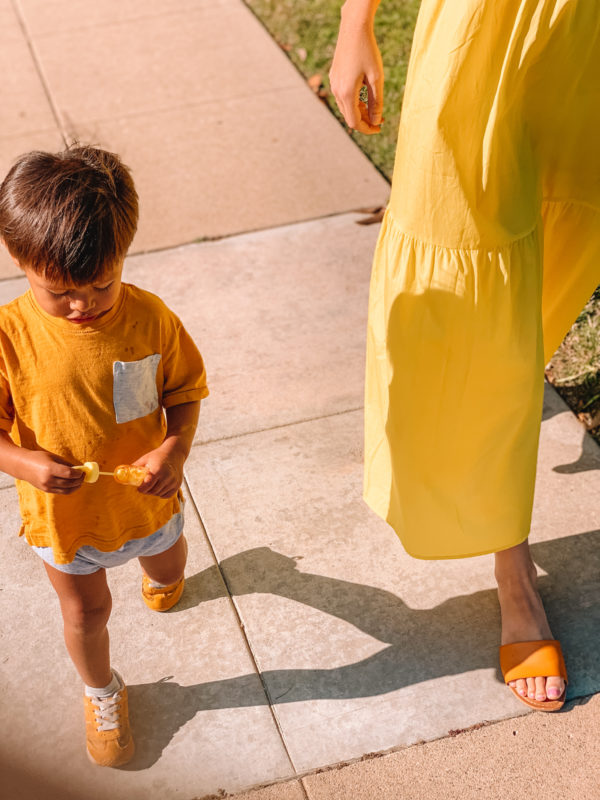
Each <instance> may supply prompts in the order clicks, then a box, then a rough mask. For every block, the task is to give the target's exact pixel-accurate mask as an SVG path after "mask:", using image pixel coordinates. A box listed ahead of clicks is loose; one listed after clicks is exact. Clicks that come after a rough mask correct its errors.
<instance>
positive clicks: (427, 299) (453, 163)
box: [329, 0, 600, 711]
mask: <svg viewBox="0 0 600 800" xmlns="http://www.w3.org/2000/svg"><path fill="white" fill-rule="evenodd" d="M378 5H379V0H346V2H345V4H344V5H343V7H342V12H341V23H340V30H339V35H338V42H337V47H336V51H335V55H334V60H333V63H332V67H331V71H330V75H329V77H330V82H331V88H332V91H333V94H334V95H335V98H336V100H337V103H338V105H339V108H340V110H341V112H342V114H343V115H344V117H345V120H346V122H347V123H348V125H349V126H350V127H351V128H354V129H356V130H357V131H359V132H361V133H365V134H376V133H378V132H379V130H380V124H381V114H382V110H383V65H382V60H381V55H380V52H379V49H378V46H377V43H376V40H375V36H374V32H373V20H374V16H375V12H376V10H377V7H378ZM595 6H596V4H595V3H590V2H587V0H459V1H458V2H455V0H452V2H450V0H448V2H444V0H423V3H422V5H421V9H420V12H419V18H418V21H417V26H416V30H415V36H414V40H413V46H412V52H411V58H410V64H409V70H408V77H407V86H406V92H405V95H404V101H403V108H402V118H401V122H400V129H399V134H398V145H397V150H396V161H395V166H394V174H393V180H392V188H391V196H390V200H389V204H388V207H387V208H386V211H385V215H384V218H383V222H382V226H381V230H380V234H379V239H378V242H377V246H376V250H375V255H374V260H373V273H372V279H371V290H370V301H369V325H368V334H367V335H368V340H367V370H366V396H365V499H366V501H367V503H368V504H369V505H370V506H371V507H372V508H373V509H374V510H375V511H376V512H377V513H378V514H379V515H380V516H381V517H383V518H384V519H386V520H387V521H388V522H389V524H390V525H391V526H392V527H393V528H394V530H395V531H396V533H397V534H398V536H399V537H400V539H401V541H402V543H403V545H404V547H405V548H406V550H407V551H408V552H409V553H410V554H411V555H413V556H415V557H416V558H427V559H441V558H466V557H469V556H475V555H482V554H484V553H495V574H496V579H497V582H498V593H499V600H500V607H501V612H502V645H503V646H502V647H501V648H500V661H501V667H502V671H503V674H504V678H505V680H506V682H507V683H508V684H509V685H510V687H511V688H512V690H513V692H515V694H516V695H517V696H518V697H519V699H521V700H523V701H524V702H526V703H527V704H528V705H531V706H533V707H535V708H538V709H540V710H545V711H553V710H556V709H558V708H560V707H561V706H562V704H563V703H564V698H565V683H566V671H565V667H564V661H563V658H562V653H561V650H560V644H559V643H558V642H557V641H555V640H554V639H553V638H552V633H551V631H550V627H549V625H548V620H547V618H546V614H545V612H544V608H543V605H542V601H541V599H540V596H539V593H538V591H537V589H536V570H535V566H534V564H533V561H532V559H531V556H530V552H529V544H528V541H527V537H528V534H529V527H530V521H531V510H532V504H533V490H534V482H535V471H536V458H537V446H538V439H539V430H540V422H541V414H542V400H543V379H544V365H545V363H547V362H548V361H549V359H550V357H551V356H552V354H553V353H554V351H555V350H556V348H557V347H558V345H559V344H560V342H561V341H562V339H563V337H564V335H565V334H566V333H567V331H568V330H569V328H570V326H571V325H572V324H573V322H574V321H575V319H576V317H577V314H578V313H579V311H580V310H581V308H582V307H583V305H584V304H585V302H586V301H587V299H588V298H589V297H590V295H591V294H592V292H593V291H594V289H595V288H596V286H597V285H598V283H600V148H599V147H598V141H599V139H600V13H599V12H598V10H597V9H595ZM363 84H364V85H366V87H367V90H368V103H367V104H365V103H362V102H360V101H359V91H360V88H361V86H362V85H363Z"/></svg>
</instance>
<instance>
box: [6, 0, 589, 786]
mask: <svg viewBox="0 0 600 800" xmlns="http://www.w3.org/2000/svg"><path fill="white" fill-rule="evenodd" d="M0 25H1V26H2V30H3V32H4V35H5V40H6V47H5V49H4V50H3V51H2V53H1V54H0V62H1V60H2V59H6V66H8V65H10V70H9V69H8V68H6V69H5V70H4V74H6V75H8V76H9V79H8V80H7V81H5V82H4V83H3V84H1V85H0V99H1V100H2V101H3V102H2V107H3V110H4V123H5V124H4V126H3V130H2V133H1V134H0V167H1V169H2V171H3V172H4V171H5V170H6V169H7V168H8V166H9V164H10V162H11V160H12V159H13V158H14V157H15V156H16V155H18V154H19V153H20V152H23V151H25V150H28V149H31V148H32V147H40V148H44V149H47V148H50V149H57V148H59V147H60V146H61V142H62V141H64V140H65V139H68V138H69V137H71V136H73V135H77V136H78V137H80V138H81V139H85V140H92V141H94V142H96V143H98V144H100V145H102V146H105V147H108V148H112V149H115V150H117V151H119V152H121V153H122V154H123V155H124V157H125V159H126V161H127V162H128V163H129V164H130V165H131V167H132V168H133V170H134V176H135V178H136V181H137V184H138V188H139V191H140V196H141V212H142V220H141V224H140V229H139V232H138V235H137V237H136V240H135V243H134V248H133V251H134V254H133V255H132V256H131V257H129V258H128V259H127V263H126V274H125V279H126V280H129V281H132V282H134V283H137V284H139V285H140V286H143V287H144V288H147V289H150V290H151V291H154V292H156V293H158V294H160V296H161V297H163V299H164V300H165V301H166V302H167V303H168V304H169V305H170V306H171V307H172V308H173V309H174V310H175V311H176V312H177V313H178V314H179V315H180V316H181V318H182V319H183V321H184V323H185V325H186V327H187V328H188V329H189V330H190V332H191V333H192V334H193V335H194V337H195V339H196V340H197V342H198V344H199V346H200V349H201V350H202V352H203V355H204V356H205V359H206V362H207V367H208V370H209V379H210V387H211V396H210V398H208V400H207V401H206V402H205V403H204V404H203V409H202V414H201V417H202V419H201V425H200V428H199V431H198V434H197V437H196V442H195V446H194V447H193V449H192V453H191V455H190V458H189V460H188V464H187V470H186V492H187V496H188V498H189V501H190V502H189V503H188V505H187V523H186V533H187V536H188V540H189V541H190V545H191V546H190V561H189V568H188V580H187V587H186V593H185V595H184V597H183V599H182V601H181V603H180V604H179V605H178V606H177V608H176V609H174V610H173V611H172V612H170V613H168V614H164V615H157V614H153V613H152V612H150V611H149V610H148V609H147V608H146V607H145V606H144V605H143V603H142V601H141V598H140V597H139V575H138V568H137V565H136V564H128V565H126V566H125V567H122V568H121V569H119V570H116V571H113V572H112V573H111V575H110V581H111V591H112V593H113V598H114V611H113V615H112V618H111V623H110V632H111V641H112V651H113V658H114V663H115V666H116V667H117V668H119V669H120V670H121V672H122V673H123V675H124V676H125V679H126V681H127V683H128V685H129V687H130V698H131V717H132V724H133V726H134V732H135V735H136V741H137V754H136V757H135V759H134V760H133V762H132V763H131V764H130V765H128V766H127V767H125V768H123V769H120V770H102V769H99V768H95V767H93V766H92V765H90V764H89V762H88V761H87V759H86V757H85V751H84V745H83V713H82V708H81V697H80V695H81V686H80V682H79V680H78V678H77V676H76V674H75V672H74V669H73V667H72V666H71V664H70V661H69V659H68V657H67V655H66V652H65V649H64V645H63V643H62V635H61V620H60V615H59V611H58V603H57V601H56V598H55V596H54V594H53V592H52V589H51V588H50V586H49V585H48V583H47V581H46V580H45V578H44V577H43V572H42V570H41V566H40V563H39V560H38V559H37V557H36V556H35V554H33V553H32V552H31V551H30V549H29V548H28V547H27V546H26V545H25V544H24V543H23V542H22V541H20V540H18V539H17V537H16V533H17V531H18V526H19V521H18V506H17V500H16V492H15V490H14V488H13V486H12V480H11V479H10V478H8V477H7V476H4V477H3V480H1V481H0V518H1V519H2V522H3V530H4V531H5V535H4V537H2V539H1V540H0V557H1V558H2V563H3V565H4V569H3V571H2V576H1V578H0V582H1V584H0V588H1V589H2V591H1V592H0V613H1V615H2V616H1V618H2V620H3V623H2V629H1V634H2V656H1V658H0V685H1V688H2V692H1V696H0V713H1V715H2V719H4V720H9V721H10V730H11V735H10V738H8V737H5V740H4V742H3V744H2V745H1V746H0V774H1V775H2V787H3V790H5V791H6V792H7V796H8V797H11V800H12V798H23V800H32V799H33V798H37V797H39V796H41V795H42V794H43V796H44V798H48V799H50V798H60V800H83V798H85V800H96V799H97V800H100V799H101V798H102V799H103V798H106V797H109V796H110V797H111V798H113V799H114V800H138V798H139V799H140V800H141V798H148V797H151V798H154V797H159V796H160V797H165V798H175V797H177V798H182V799H183V800H193V799H195V800H197V799H198V798H203V797H208V796H216V797H224V796H226V793H227V794H235V793H236V792H243V791H245V790H250V791H249V792H248V793H247V794H246V795H244V796H246V797H248V798H249V799H250V798H252V800H288V799H290V800H291V799H294V800H295V798H304V800H306V798H309V800H321V798H329V799H330V800H337V798H357V800H358V798H361V797H366V796H369V797H378V798H388V797H389V798H392V797H394V798H396V797H407V798H420V797H428V798H433V800H436V799H437V798H440V799H441V798H445V797H456V796H458V795H459V793H460V794H461V795H466V796H471V795H472V796H475V795H478V796H481V795H483V796H484V797H486V798H487V797H489V798H495V797H498V798H500V797H502V798H503V799H504V800H505V799H506V798H513V797H514V798H515V800H516V798H519V797H522V796H523V795H524V794H525V793H526V792H527V793H528V794H530V793H533V794H534V795H536V796H537V795H542V793H545V792H546V791H548V792H549V791H550V790H552V791H553V793H554V795H555V796H557V797H561V798H570V797H573V798H575V797H577V798H590V800H592V798H594V797H596V796H597V795H595V794H594V791H596V788H595V787H596V784H595V783H594V776H595V775H596V774H597V769H598V764H597V761H594V758H595V757H596V758H597V756H596V754H595V751H594V750H593V745H592V741H593V739H592V731H593V730H594V729H595V728H597V727H598V715H599V706H598V701H597V697H592V696H593V695H594V694H595V693H596V692H598V688H599V683H600V675H599V673H598V666H597V665H598V657H599V653H600V644H599V642H598V637H597V623H598V608H599V607H600V598H599V597H598V588H597V586H598V584H597V574H598V561H599V556H598V548H597V543H598V529H599V528H600V511H599V509H598V503H597V500H596V498H597V497H598V493H599V492H598V490H599V489H600V472H599V468H600V450H599V448H598V447H597V445H596V444H595V443H594V442H593V441H592V440H591V438H590V437H589V436H588V435H587V434H585V433H584V431H583V428H582V427H581V426H580V425H579V423H578V422H577V420H576V419H575V418H574V417H573V415H572V414H571V412H570V411H569V410H568V409H567V408H566V407H565V406H564V404H563V403H562V401H560V399H559V398H558V396H557V395H556V394H555V393H554V391H553V390H552V389H551V388H550V387H547V390H546V398H545V406H544V422H543V424H542V437H541V444H540V458H539V467H538V484H537V491H536V504H535V512H534V521H533V530H532V542H533V548H532V549H533V555H534V558H535V560H536V563H537V565H538V568H539V573H540V586H541V590H542V592H543V595H544V600H545V602H546V605H547V609H548V612H549V616H550V620H551V624H552V626H553V630H554V633H555V635H556V636H557V637H559V638H560V639H561V640H562V643H563V647H564V648H565V652H566V658H567V666H568V668H569V674H570V686H569V698H570V703H569V704H568V705H567V706H566V711H564V712H562V713H561V714H559V715H542V714H533V715H532V714H527V709H526V708H525V706H523V705H522V704H520V703H519V702H518V701H517V700H516V699H514V698H513V697H512V695H511V694H510V693H509V692H508V690H507V689H506V688H505V687H504V686H503V685H502V683H501V680H500V676H499V673H498V667H497V644H498V641H499V613H498V608H497V602H496V597H495V588H494V587H495V584H494V579H493V568H492V558H491V557H482V558H476V559H469V560H465V561H449V562H421V561H415V560H413V559H411V558H409V557H408V556H407V555H406V554H405V553H404V552H403V551H402V548H401V547H400V545H399V543H398V541H397V539H396V537H395V535H394V534H393V533H392V532H391V531H390V529H389V528H388V527H387V526H386V525H385V524H384V523H382V522H381V520H379V519H378V518H376V517H375V516H374V515H373V514H372V513H370V512H369V511H368V509H367V508H366V506H364V504H363V503H362V500H361V499H360V485H361V442H362V410H361V408H362V383H363V365H364V331H365V321H366V300H367V291H368V282H369V272H370V265H371V259H372V254H373V248H374V245H375V240H376V237H377V229H376V226H363V225H357V224H356V223H357V221H359V220H360V218H361V215H360V214H358V213H356V210H357V209H359V208H362V207H366V206H371V205H383V204H385V202H386V200H387V196H388V193H389V187H388V185H387V183H386V182H385V181H384V180H383V178H382V177H381V176H380V175H379V174H378V173H377V171H376V170H375V169H374V168H373V167H372V165H371V164H370V163H369V162H368V160H367V159H366V158H365V157H364V156H363V155H362V153H361V152H360V151H359V150H358V149H357V148H356V147H355V145H354V144H353V143H352V142H351V141H350V140H349V138H348V137H347V136H346V134H345V132H344V130H343V129H342V128H341V127H340V126H339V125H338V124H337V122H336V121H335V120H334V118H333V117H332V115H330V114H329V112H328V111H327V110H326V109H325V108H324V106H323V105H322V103H321V102H320V101H319V100H318V99H317V98H316V97H315V96H314V95H313V93H312V92H311V91H310V90H309V89H308V88H307V87H306V85H305V84H304V82H303V80H302V79H301V77H300V76H299V75H298V73H297V72H296V70H295V69H294V68H293V67H292V66H291V65H290V63H289V62H288V60H287V58H286V57H285V55H284V54H283V53H282V52H281V51H280V49H279V48H278V47H277V45H276V44H275V43H274V42H273V41H272V40H271V39H270V37H269V36H268V34H267V33H266V32H265V30H264V29H263V27H262V26H261V25H260V23H259V22H258V21H257V20H256V19H255V17H254V16H253V15H252V14H251V12H250V11H249V10H248V9H247V8H246V6H245V5H244V4H243V3H242V2H241V0H220V1H219V0H216V1H213V2H211V3H210V4H209V3H208V2H204V0H196V2H192V0H189V1H188V2H185V0H182V1H181V2H178V3H173V2H167V0H153V2H150V1H149V0H146V1H145V2H143V3H142V2H141V1H140V0H130V2H128V3H123V2H117V1H116V0H101V1H100V2H97V3H95V4H93V5H89V4H88V3H87V2H84V0H71V2H69V3H67V2H66V0H52V1H51V2H50V1H49V0H18V2H17V0H15V2H9V0H0ZM240 42H243V47H242V46H240ZM213 237H225V238H220V239H218V240H215V241H206V240H207V239H211V238H213ZM0 270H2V272H1V276H2V277H3V280H1V281H0V302H6V301H7V300H9V299H11V298H12V297H14V296H16V295H18V294H19V293H21V292H22V291H23V290H24V288H25V281H24V279H23V278H22V277H20V273H19V272H17V271H16V270H15V268H14V267H13V266H12V264H11V263H10V262H9V261H8V260H7V259H4V261H2V262H0ZM49 697H51V698H52V703H51V704H50V703H49V702H48V698H49ZM523 715H525V716H523ZM488 723H489V724H488ZM457 731H463V732H462V733H460V735H455V734H456V732H457ZM513 731H514V733H513ZM424 742H428V744H424ZM387 751H391V752H390V753H389V754H388V755H382V756H381V757H377V758H370V757H369V758H365V756H367V755H369V754H373V753H384V752H387ZM347 762H353V763H351V764H350V765H349V766H343V767H339V768H338V766H339V765H340V764H345V763H347ZM565 776H568V777H571V778H572V776H577V780H575V779H572V780H570V781H569V782H568V781H567V780H566V778H565ZM269 784H272V785H271V786H269V788H266V789H258V790H256V791H255V790H253V789H252V787H257V786H263V785H269Z"/></svg>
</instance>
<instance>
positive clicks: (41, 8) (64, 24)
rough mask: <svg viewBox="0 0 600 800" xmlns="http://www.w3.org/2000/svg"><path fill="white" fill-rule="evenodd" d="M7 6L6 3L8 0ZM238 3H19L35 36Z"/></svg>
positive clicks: (137, 0) (212, 0)
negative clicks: (208, 6)
mask: <svg viewBox="0 0 600 800" xmlns="http://www.w3.org/2000/svg"><path fill="white" fill-rule="evenodd" d="M5 2H7V0H5ZM237 2H238V0H127V2H126V3H123V2H122V0H102V2H98V3H93V4H92V3H90V2H88V0H69V2H68V3H65V1H64V0H17V3H18V5H19V7H20V9H21V11H22V13H23V15H24V17H25V20H26V24H27V28H28V29H29V31H30V32H31V34H32V35H33V36H38V35H44V34H48V33H56V32H59V31H67V30H75V29H77V28H97V27H98V26H100V25H112V24H114V23H116V22H127V21H132V20H136V19H142V18H145V17H158V16H164V15H166V14H180V13H181V12H183V11H197V10H198V8H199V7H202V6H207V5H210V6H212V7H215V6H219V7H221V6H226V5H230V4H231V3H237Z"/></svg>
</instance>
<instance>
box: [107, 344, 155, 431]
mask: <svg viewBox="0 0 600 800" xmlns="http://www.w3.org/2000/svg"><path fill="white" fill-rule="evenodd" d="M159 363H160V355H159V354H157V353H156V354H154V355H151V356H146V358H142V359H140V360H139V361H115V362H114V363H113V404H114V407H115V415H116V417H117V422H131V420H132V419H138V418H139V417H145V416H146V414H150V413H152V411H155V410H156V409H157V408H158V392H157V390H156V370H157V369H158V365H159Z"/></svg>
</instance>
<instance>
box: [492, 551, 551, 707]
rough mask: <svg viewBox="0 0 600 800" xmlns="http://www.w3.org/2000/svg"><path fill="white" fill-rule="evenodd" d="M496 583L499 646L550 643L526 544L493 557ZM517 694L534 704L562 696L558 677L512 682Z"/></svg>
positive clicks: (548, 631)
mask: <svg viewBox="0 0 600 800" xmlns="http://www.w3.org/2000/svg"><path fill="white" fill-rule="evenodd" d="M495 558H496V566H495V573H496V580H497V582H498V597H499V600H500V611H501V614H502V644H512V643H513V642H529V641H535V640H536V639H552V638H554V637H553V636H552V632H551V631H550V626H549V624H548V619H547V617H546V612H545V611H544V606H543V604H542V599H541V597H540V595H539V593H538V590H537V588H536V584H537V575H536V569H535V564H534V563H533V560H532V558H531V554H530V552H529V542H528V541H525V542H523V543H522V544H520V545H517V546H516V547H511V548H510V549H508V550H502V551H501V552H499V553H496V554H495ZM510 685H511V686H514V687H516V689H517V691H518V692H519V694H523V695H524V696H527V697H530V698H532V699H536V700H546V699H548V700H556V699H557V698H558V697H560V695H561V694H562V692H563V689H564V687H565V684H564V681H563V679H562V678H559V677H551V678H527V679H522V680H518V681H511V682H510Z"/></svg>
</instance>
